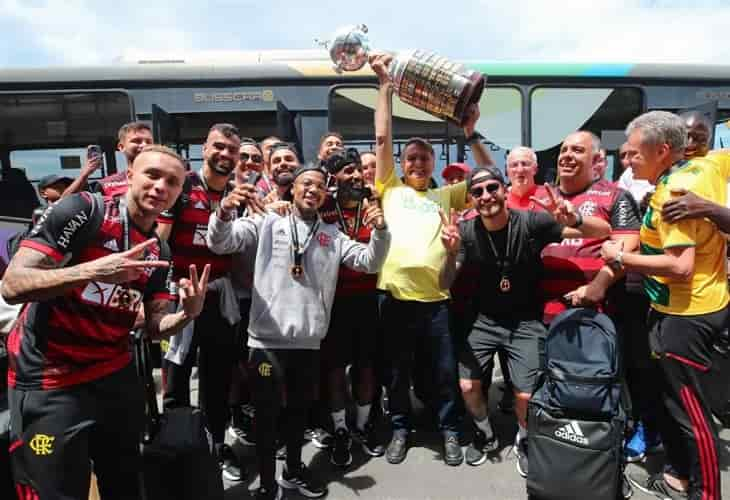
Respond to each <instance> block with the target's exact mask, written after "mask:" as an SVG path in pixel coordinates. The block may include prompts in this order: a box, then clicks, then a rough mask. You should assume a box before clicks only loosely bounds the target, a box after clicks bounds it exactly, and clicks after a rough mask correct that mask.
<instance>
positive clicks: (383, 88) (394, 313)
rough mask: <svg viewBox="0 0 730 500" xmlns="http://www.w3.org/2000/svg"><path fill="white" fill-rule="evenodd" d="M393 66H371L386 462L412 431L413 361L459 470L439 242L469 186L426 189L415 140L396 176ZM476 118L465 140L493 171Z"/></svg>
mask: <svg viewBox="0 0 730 500" xmlns="http://www.w3.org/2000/svg"><path fill="white" fill-rule="evenodd" d="M391 59H392V57H391V56H388V55H377V56H374V57H372V58H371V60H370V65H371V67H372V69H373V71H375V73H376V74H377V75H378V80H379V82H380V91H379V96H378V102H377V105H376V108H375V135H376V150H375V153H376V168H375V186H376V188H377V190H378V192H379V193H380V195H381V197H382V204H383V210H384V212H385V217H386V220H387V221H388V226H389V227H390V228H391V237H392V240H391V246H390V251H389V253H388V257H387V258H386V261H385V264H384V266H383V268H382V270H381V272H380V275H379V276H378V283H377V288H378V290H379V291H380V292H381V295H380V298H379V302H380V304H379V305H380V320H381V322H382V325H383V329H384V337H385V356H386V358H387V363H388V369H389V378H390V380H389V403H390V416H391V425H392V428H393V437H392V439H391V441H390V444H389V445H388V449H387V452H386V458H387V460H388V462H390V463H400V462H402V461H403V460H404V459H405V457H406V453H407V450H408V432H409V430H410V426H411V423H410V415H409V414H410V397H409V390H410V381H411V376H412V373H413V368H414V359H415V358H416V356H418V357H419V358H420V359H419V362H420V363H426V365H425V366H424V368H425V370H424V372H425V373H429V374H431V377H432V384H431V386H432V387H433V390H432V391H431V396H432V397H431V398H430V399H432V401H427V402H426V403H428V404H429V406H431V407H432V408H433V409H434V410H436V412H437V413H438V417H439V430H440V431H441V432H442V434H443V436H444V461H445V462H446V463H447V464H448V465H459V464H461V462H462V461H463V453H462V451H461V447H460V446H459V442H458V435H457V428H458V425H459V421H460V419H461V415H460V413H461V411H460V409H459V404H458V400H459V387H458V375H457V367H456V357H455V354H454V345H453V340H452V339H451V336H450V335H449V320H448V307H447V306H448V301H449V291H448V290H447V289H444V288H441V287H440V286H439V271H440V269H441V266H442V264H443V262H444V260H445V258H446V250H445V249H444V247H443V245H442V244H441V239H440V234H441V217H440V216H439V209H442V210H443V211H444V212H446V213H449V212H450V210H451V209H454V210H457V211H461V210H463V209H464V207H465V204H466V185H465V183H464V182H460V183H458V184H453V185H449V186H444V187H441V188H436V189H430V188H429V181H430V179H431V176H432V174H433V170H434V160H435V158H434V151H433V148H432V147H431V145H430V144H429V143H428V142H427V141H426V140H424V139H419V138H411V139H410V140H409V141H408V142H407V143H406V145H405V147H404V148H403V153H402V155H401V168H402V170H403V175H404V180H403V181H401V180H400V178H399V177H398V175H396V171H395V164H394V161H393V137H392V127H391V122H392V109H391V105H392V104H391V99H392V94H393V90H392V84H391V82H390V80H389V78H388V75H387V65H388V64H389V63H390V60H391ZM478 118H479V110H478V108H477V107H476V106H472V108H471V110H470V117H469V119H468V120H467V124H466V125H465V126H464V133H465V135H466V137H467V143H468V144H469V145H470V146H471V148H472V152H473V153H474V157H475V160H476V162H477V163H478V164H480V165H486V164H491V163H492V161H491V158H490V157H489V153H487V151H486V149H485V148H484V147H483V146H482V145H481V143H480V142H479V136H478V135H477V134H476V133H475V124H476V121H477V119H478Z"/></svg>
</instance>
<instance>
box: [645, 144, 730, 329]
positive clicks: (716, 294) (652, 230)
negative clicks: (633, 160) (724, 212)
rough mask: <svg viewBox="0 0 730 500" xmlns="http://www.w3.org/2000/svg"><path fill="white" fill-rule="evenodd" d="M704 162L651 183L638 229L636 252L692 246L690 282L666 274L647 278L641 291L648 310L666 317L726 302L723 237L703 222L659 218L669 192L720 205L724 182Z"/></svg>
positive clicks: (692, 163)
mask: <svg viewBox="0 0 730 500" xmlns="http://www.w3.org/2000/svg"><path fill="white" fill-rule="evenodd" d="M712 167H713V166H712V164H711V161H710V160H709V159H708V158H694V159H692V160H690V161H688V162H686V163H685V164H684V165H682V166H680V167H679V168H676V169H674V170H673V171H672V172H671V173H669V174H665V175H663V176H662V177H661V178H660V179H659V180H658V181H657V185H656V191H655V192H654V195H653V196H652V197H651V201H650V203H649V208H648V210H647V212H646V215H645V216H644V221H643V223H642V225H641V233H640V236H641V253H642V254H644V255H661V254H663V253H664V250H665V249H668V248H672V247H688V246H693V247H695V265H694V274H693V275H692V279H691V280H689V281H686V282H684V281H676V280H674V279H672V278H669V277H666V276H646V277H645V278H644V290H645V291H646V293H647V295H648V296H649V299H650V300H651V307H652V308H654V309H656V310H657V311H659V312H662V313H665V314H675V315H680V316H690V315H697V314H708V313H712V312H716V311H719V310H720V309H722V308H724V307H726V306H727V304H728V301H730V296H729V295H728V287H727V275H726V262H725V238H724V237H723V236H722V234H721V233H720V231H719V230H718V229H717V227H716V226H715V225H714V224H713V223H712V222H710V221H709V220H708V219H684V220H681V221H679V222H677V223H674V224H669V223H666V222H664V221H663V220H662V217H661V209H662V205H664V203H665V202H667V201H669V200H670V199H671V198H672V196H673V195H672V190H673V189H674V190H676V189H678V188H684V189H687V190H689V191H692V192H693V193H695V194H696V195H698V196H701V197H702V198H705V199H707V200H710V201H712V202H714V203H717V204H719V205H723V206H725V202H726V194H727V193H726V188H725V186H726V182H727V179H726V178H725V177H723V176H722V175H721V174H720V172H719V170H718V169H717V168H712Z"/></svg>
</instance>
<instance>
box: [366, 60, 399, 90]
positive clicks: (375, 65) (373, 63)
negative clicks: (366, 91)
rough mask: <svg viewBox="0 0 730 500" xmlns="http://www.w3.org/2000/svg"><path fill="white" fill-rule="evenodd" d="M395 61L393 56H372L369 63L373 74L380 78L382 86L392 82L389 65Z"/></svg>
mask: <svg viewBox="0 0 730 500" xmlns="http://www.w3.org/2000/svg"><path fill="white" fill-rule="evenodd" d="M392 60H393V56H391V55H388V54H371V55H370V57H368V62H369V63H370V67H371V68H372V70H373V72H374V73H375V74H376V75H377V76H378V82H379V83H380V84H381V85H382V84H384V83H388V82H390V76H389V75H388V65H389V64H390V62H391V61H392Z"/></svg>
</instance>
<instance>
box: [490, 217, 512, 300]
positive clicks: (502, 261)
mask: <svg viewBox="0 0 730 500" xmlns="http://www.w3.org/2000/svg"><path fill="white" fill-rule="evenodd" d="M511 221H512V218H511V217H510V218H509V219H508V220H507V241H505V243H504V255H500V254H499V253H498V252H497V245H495V244H494V240H492V235H490V234H489V231H488V230H487V228H484V229H485V232H486V233H487V241H489V246H490V247H491V249H492V253H494V258H495V259H496V260H497V268H498V270H499V274H500V276H501V279H500V283H499V287H500V290H501V291H502V292H509V290H510V282H509V278H508V277H507V271H508V267H509V266H508V264H507V262H508V261H507V257H508V256H509V242H510V240H511V235H512V224H511ZM504 286H506V289H505V288H503V287H504Z"/></svg>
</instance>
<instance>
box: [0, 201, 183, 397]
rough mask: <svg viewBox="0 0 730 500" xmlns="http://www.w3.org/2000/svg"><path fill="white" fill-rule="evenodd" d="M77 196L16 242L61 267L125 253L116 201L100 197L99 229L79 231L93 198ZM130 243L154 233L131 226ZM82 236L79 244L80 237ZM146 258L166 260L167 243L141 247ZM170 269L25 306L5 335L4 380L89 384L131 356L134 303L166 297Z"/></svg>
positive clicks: (36, 385) (26, 385)
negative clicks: (87, 231) (7, 363)
mask: <svg viewBox="0 0 730 500" xmlns="http://www.w3.org/2000/svg"><path fill="white" fill-rule="evenodd" d="M93 196H94V195H92V194H90V193H85V192H84V193H79V194H76V195H73V196H70V197H68V198H64V199H62V200H61V201H59V202H58V203H56V204H54V205H52V207H51V208H49V209H48V210H47V211H46V213H45V214H44V217H43V219H42V220H40V221H39V222H38V224H37V225H36V226H35V227H34V228H33V230H32V231H31V232H30V234H29V235H28V237H27V238H26V239H24V240H23V241H22V242H21V244H20V246H21V247H25V248H32V249H34V250H37V251H39V252H41V253H43V254H45V255H47V256H48V257H50V258H51V259H53V260H54V261H55V262H57V263H59V264H62V265H63V267H66V266H73V265H77V264H81V263H84V262H89V261H91V260H94V259H98V258H100V257H104V256H107V255H109V254H112V253H116V252H119V251H123V250H124V248H125V243H124V241H123V240H124V230H123V222H122V221H121V219H120V211H119V202H120V200H121V199H122V198H120V197H115V198H104V202H103V205H101V208H102V209H103V217H102V218H101V222H100V226H99V228H98V230H96V231H94V232H90V233H84V232H83V231H81V228H82V227H83V226H84V224H87V223H91V222H90V221H91V219H92V213H93V211H94V202H93V200H92V197H93ZM128 227H129V231H128V232H129V244H130V245H131V246H133V245H136V244H138V243H142V242H143V241H146V240H147V239H149V238H154V237H155V234H154V231H152V232H150V233H145V232H142V231H141V230H139V229H138V228H136V227H135V226H134V224H133V223H131V221H130V223H129V225H128ZM82 238H83V239H84V241H80V240H81V239H82ZM144 258H145V259H148V260H170V251H169V249H168V247H167V244H166V243H164V242H162V241H160V240H159V239H158V241H157V243H156V244H154V245H151V246H150V247H148V248H147V249H146V250H145V255H144ZM170 274H171V272H170V270H169V269H164V268H157V269H153V268H150V269H148V270H146V271H145V272H144V273H142V275H141V276H140V277H139V278H138V279H137V280H135V281H133V282H130V283H125V284H112V283H103V282H96V281H91V282H89V283H87V284H85V285H82V286H78V287H76V288H74V289H72V290H69V291H68V292H66V293H65V294H63V295H61V296H58V297H55V298H53V299H50V300H44V301H40V302H30V303H28V304H25V305H24V307H23V309H22V312H21V314H20V317H19V320H18V321H17V322H16V324H15V326H14V328H13V330H12V332H11V333H10V336H9V338H8V354H9V365H10V366H9V370H8V384H9V385H10V386H11V387H18V388H21V389H24V390H45V389H56V388H59V387H66V386H71V385H76V384H81V383H84V382H89V381H91V380H95V379H98V378H101V377H103V376H106V375H108V374H110V373H113V372H115V371H117V370H119V369H121V368H122V367H124V366H126V365H127V364H128V363H129V362H130V361H131V357H130V350H129V331H130V330H131V329H132V327H133V326H134V322H135V318H136V316H137V312H138V310H139V308H140V305H141V304H142V303H143V302H145V301H149V300H155V299H164V300H170V299H172V296H171V294H170V289H169V283H170V282H169V279H170Z"/></svg>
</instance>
